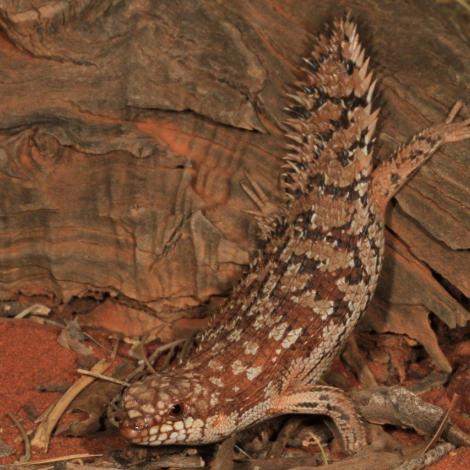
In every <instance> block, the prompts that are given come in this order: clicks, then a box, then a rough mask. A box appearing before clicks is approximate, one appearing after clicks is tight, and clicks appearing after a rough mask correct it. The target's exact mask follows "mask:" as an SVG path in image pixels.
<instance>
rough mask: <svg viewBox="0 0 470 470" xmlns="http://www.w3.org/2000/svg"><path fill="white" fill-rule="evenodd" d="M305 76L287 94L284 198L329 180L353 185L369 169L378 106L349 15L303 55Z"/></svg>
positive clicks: (340, 185) (291, 198) (315, 188)
mask: <svg viewBox="0 0 470 470" xmlns="http://www.w3.org/2000/svg"><path fill="white" fill-rule="evenodd" d="M304 61H305V64H306V69H307V72H306V76H305V79H304V80H303V81H301V82H297V83H295V87H296V92H295V93H292V94H288V96H289V97H290V98H291V99H292V100H293V101H294V104H293V105H291V106H289V107H287V108H286V111H287V113H288V114H289V115H290V116H291V118H289V119H287V120H286V124H287V125H288V126H289V127H290V128H291V129H292V130H293V132H290V133H288V134H287V137H288V138H289V139H291V141H292V143H291V144H289V146H288V147H289V149H290V153H289V154H288V155H287V156H286V157H285V160H286V164H285V166H284V167H283V168H284V169H285V171H284V172H283V174H282V178H281V181H282V186H283V188H284V190H285V194H286V198H287V200H288V204H289V203H290V202H292V201H294V200H296V199H299V198H301V197H302V196H305V195H308V194H309V193H311V192H313V191H317V192H320V193H323V192H324V191H325V189H327V188H328V186H329V185H330V186H331V185H333V186H334V187H335V188H337V189H338V188H339V191H341V189H342V188H343V189H346V190H347V188H348V187H349V188H350V189H351V190H354V188H355V186H356V185H357V184H359V181H361V183H362V184H364V182H365V184H366V185H368V180H369V176H370V173H371V171H372V156H371V143H372V140H373V134H374V131H375V127H376V123H377V117H378V112H379V110H378V109H377V110H375V111H373V110H372V104H371V100H372V95H373V91H374V87H375V80H373V77H372V73H371V72H369V70H368V65H369V59H366V58H365V53H364V49H363V48H362V47H361V45H360V43H359V37H358V33H357V31H356V25H355V24H354V23H352V22H351V21H350V20H349V18H346V19H343V20H338V21H336V22H335V23H334V25H333V29H332V32H331V34H330V35H329V36H323V35H322V36H320V37H319V38H318V42H317V45H316V47H315V48H314V50H313V51H312V53H311V54H310V56H309V57H307V58H305V59H304Z"/></svg>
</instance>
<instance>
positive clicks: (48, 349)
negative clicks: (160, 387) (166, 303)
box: [0, 319, 470, 470]
mask: <svg viewBox="0 0 470 470" xmlns="http://www.w3.org/2000/svg"><path fill="white" fill-rule="evenodd" d="M58 334H59V330H58V329H57V328H54V327H51V326H43V325H39V324H38V323H35V322H33V321H30V320H7V319H0V438H1V439H2V440H3V441H4V442H6V443H7V444H8V445H9V446H11V447H13V448H14V449H15V450H16V455H13V456H11V457H8V458H0V465H1V464H10V463H13V462H14V461H16V460H17V459H18V458H19V457H20V456H21V455H22V454H23V444H22V440H21V437H20V434H19V432H18V430H17V428H16V427H15V426H14V425H13V424H12V422H11V420H10V419H9V418H8V416H7V415H6V413H11V414H13V415H14V416H15V417H16V418H17V419H20V420H21V422H22V423H23V425H24V427H25V428H26V430H27V431H29V430H32V429H33V428H35V425H34V424H33V423H32V422H31V421H30V418H28V415H27V414H26V412H25V411H24V408H23V407H24V406H25V405H29V406H33V407H34V408H35V410H37V413H38V414H41V413H42V412H43V411H44V410H46V409H47V407H48V406H49V405H50V404H51V403H53V402H54V401H55V400H56V399H57V398H59V397H60V395H61V394H59V393H50V392H39V391H37V387H38V385H41V384H64V383H66V384H72V383H73V381H75V380H76V379H77V378H78V377H79V376H78V374H77V373H76V372H75V371H76V369H77V367H78V366H77V359H78V355H77V354H75V353H74V352H71V351H69V350H67V349H65V348H63V347H62V346H60V345H59V344H58V343H57V336H58ZM426 399H428V400H429V401H432V402H434V403H436V404H439V405H443V406H445V405H446V403H444V402H442V400H443V398H442V394H441V395H436V394H435V396H432V394H430V396H429V397H426ZM439 401H441V403H439ZM447 401H448V400H447ZM447 404H448V403H447ZM126 446H127V444H126V443H125V442H124V441H123V440H122V439H121V438H119V437H118V436H115V437H103V436H99V437H98V436H95V437H90V438H86V439H85V438H71V437H61V436H57V437H54V438H52V440H51V443H50V446H49V451H48V453H47V454H40V453H37V452H34V451H33V456H32V460H39V459H44V458H53V457H59V456H66V455H70V454H79V453H90V454H95V453H104V452H106V451H109V450H110V449H113V448H114V449H115V448H125V447H126ZM429 468H431V469H432V470H447V469H452V470H468V469H469V468H470V449H458V450H456V451H454V452H452V453H451V454H450V455H448V456H447V457H445V458H444V459H442V460H441V461H440V462H439V463H437V464H435V465H433V466H432V467H429Z"/></svg>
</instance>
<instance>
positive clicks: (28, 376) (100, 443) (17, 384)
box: [0, 319, 126, 465]
mask: <svg viewBox="0 0 470 470" xmlns="http://www.w3.org/2000/svg"><path fill="white" fill-rule="evenodd" d="M58 334H59V330H58V329H57V328H54V327H51V326H43V325H39V324H38V323H35V322H33V321H29V320H5V319H0V439H2V440H3V441H4V442H5V443H6V444H8V445H9V446H11V447H12V448H14V449H16V455H14V456H12V457H7V458H0V465H1V464H10V463H13V462H14V461H15V460H17V459H18V458H19V457H20V456H21V455H23V451H24V450H23V444H22V440H21V437H20V434H19V432H18V429H17V428H16V427H15V426H14V425H13V423H12V422H11V420H10V419H9V417H8V416H7V415H6V413H11V414H13V415H14V416H15V417H16V418H17V419H19V420H20V421H21V422H22V424H23V426H24V427H25V428H26V431H29V430H31V429H33V428H34V427H36V425H34V424H33V423H32V422H31V421H30V419H29V418H28V415H27V414H26V413H25V411H24V409H23V407H24V406H25V405H30V406H33V407H34V408H35V409H36V410H37V412H38V414H41V413H42V412H44V411H45V410H46V409H47V407H48V406H49V405H51V403H53V402H54V401H55V400H56V399H57V398H59V397H60V396H61V394H60V393H50V392H39V391H37V390H36V387H38V386H39V385H41V384H64V383H65V384H72V383H73V382H74V381H75V380H76V379H78V378H79V374H77V373H76V369H77V364H76V361H77V358H78V355H77V354H75V353H74V352H72V351H69V350H67V349H65V348H63V347H62V346H60V345H59V344H58V343H57V336H58ZM125 445H126V444H125V443H124V441H123V440H121V439H120V438H119V437H117V436H116V438H102V437H100V438H97V437H95V438H89V439H83V438H70V437H60V436H58V437H54V438H53V439H52V440H51V443H50V446H49V451H48V453H47V454H40V453H37V452H33V457H32V460H39V459H44V458H52V457H59V456H64V455H65V456H66V455H70V454H79V453H80V454H84V453H90V454H97V453H103V452H106V451H107V450H109V449H112V448H117V447H124V446H125Z"/></svg>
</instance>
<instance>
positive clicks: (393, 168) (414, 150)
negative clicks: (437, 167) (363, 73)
mask: <svg viewBox="0 0 470 470" xmlns="http://www.w3.org/2000/svg"><path fill="white" fill-rule="evenodd" d="M462 105H463V103H462V102H460V101H458V102H457V103H456V104H455V105H454V106H453V108H452V110H451V112H450V113H449V116H448V118H447V120H446V122H445V123H444V124H438V125H436V126H433V127H430V128H429V129H426V130H424V131H422V132H420V133H419V134H417V135H416V136H414V137H413V138H412V139H411V140H410V142H409V143H408V144H407V145H404V146H400V147H399V148H398V150H397V151H396V152H395V153H394V154H393V155H392V157H391V158H390V159H387V160H386V161H384V162H382V163H381V164H380V165H379V166H378V167H377V168H376V169H375V170H374V173H373V181H372V198H373V201H374V202H375V204H376V205H377V207H378V208H379V209H380V210H381V211H382V212H384V211H385V209H386V207H387V203H388V201H390V199H391V198H392V197H393V196H394V195H395V194H396V193H397V192H398V191H399V190H400V188H401V187H402V186H403V185H404V184H405V183H406V182H407V181H408V180H409V179H410V177H411V176H412V174H413V173H414V172H415V171H416V170H417V169H418V168H419V167H420V166H421V165H422V164H423V163H424V162H425V161H427V160H428V159H429V158H431V156H432V155H433V154H434V152H435V151H436V150H437V149H438V148H439V147H440V146H441V145H442V144H445V143H449V142H458V141H460V140H465V139H470V119H466V120H464V121H460V122H457V123H453V122H452V121H453V120H454V118H455V117H456V116H457V114H458V112H459V111H460V108H461V107H462Z"/></svg>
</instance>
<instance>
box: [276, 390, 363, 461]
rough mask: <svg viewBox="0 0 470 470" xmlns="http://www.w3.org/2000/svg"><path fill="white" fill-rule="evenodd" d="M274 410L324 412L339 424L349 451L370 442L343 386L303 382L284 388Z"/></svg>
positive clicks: (336, 424) (305, 412)
mask: <svg viewBox="0 0 470 470" xmlns="http://www.w3.org/2000/svg"><path fill="white" fill-rule="evenodd" d="M271 411H272V412H273V413H274V414H286V413H299V414H320V415H326V416H328V417H330V418H331V419H332V420H333V422H334V423H335V426H336V427H337V429H338V431H339V433H340V435H341V439H342V441H343V446H344V450H345V451H346V452H347V453H348V454H353V453H356V452H358V451H359V450H360V449H362V448H363V447H365V446H366V445H367V440H366V433H365V429H364V426H363V424H362V422H361V419H360V418H359V415H358V414H357V412H356V410H355V408H354V404H353V402H352V400H351V399H350V398H349V397H348V396H347V395H346V394H345V393H344V391H343V390H340V389H339V388H335V387H329V386H326V385H301V386H298V387H297V388H292V389H290V388H289V390H286V391H285V392H283V394H282V395H281V396H280V397H279V398H278V399H277V400H276V401H275V403H274V406H273V407H272V410H271Z"/></svg>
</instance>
